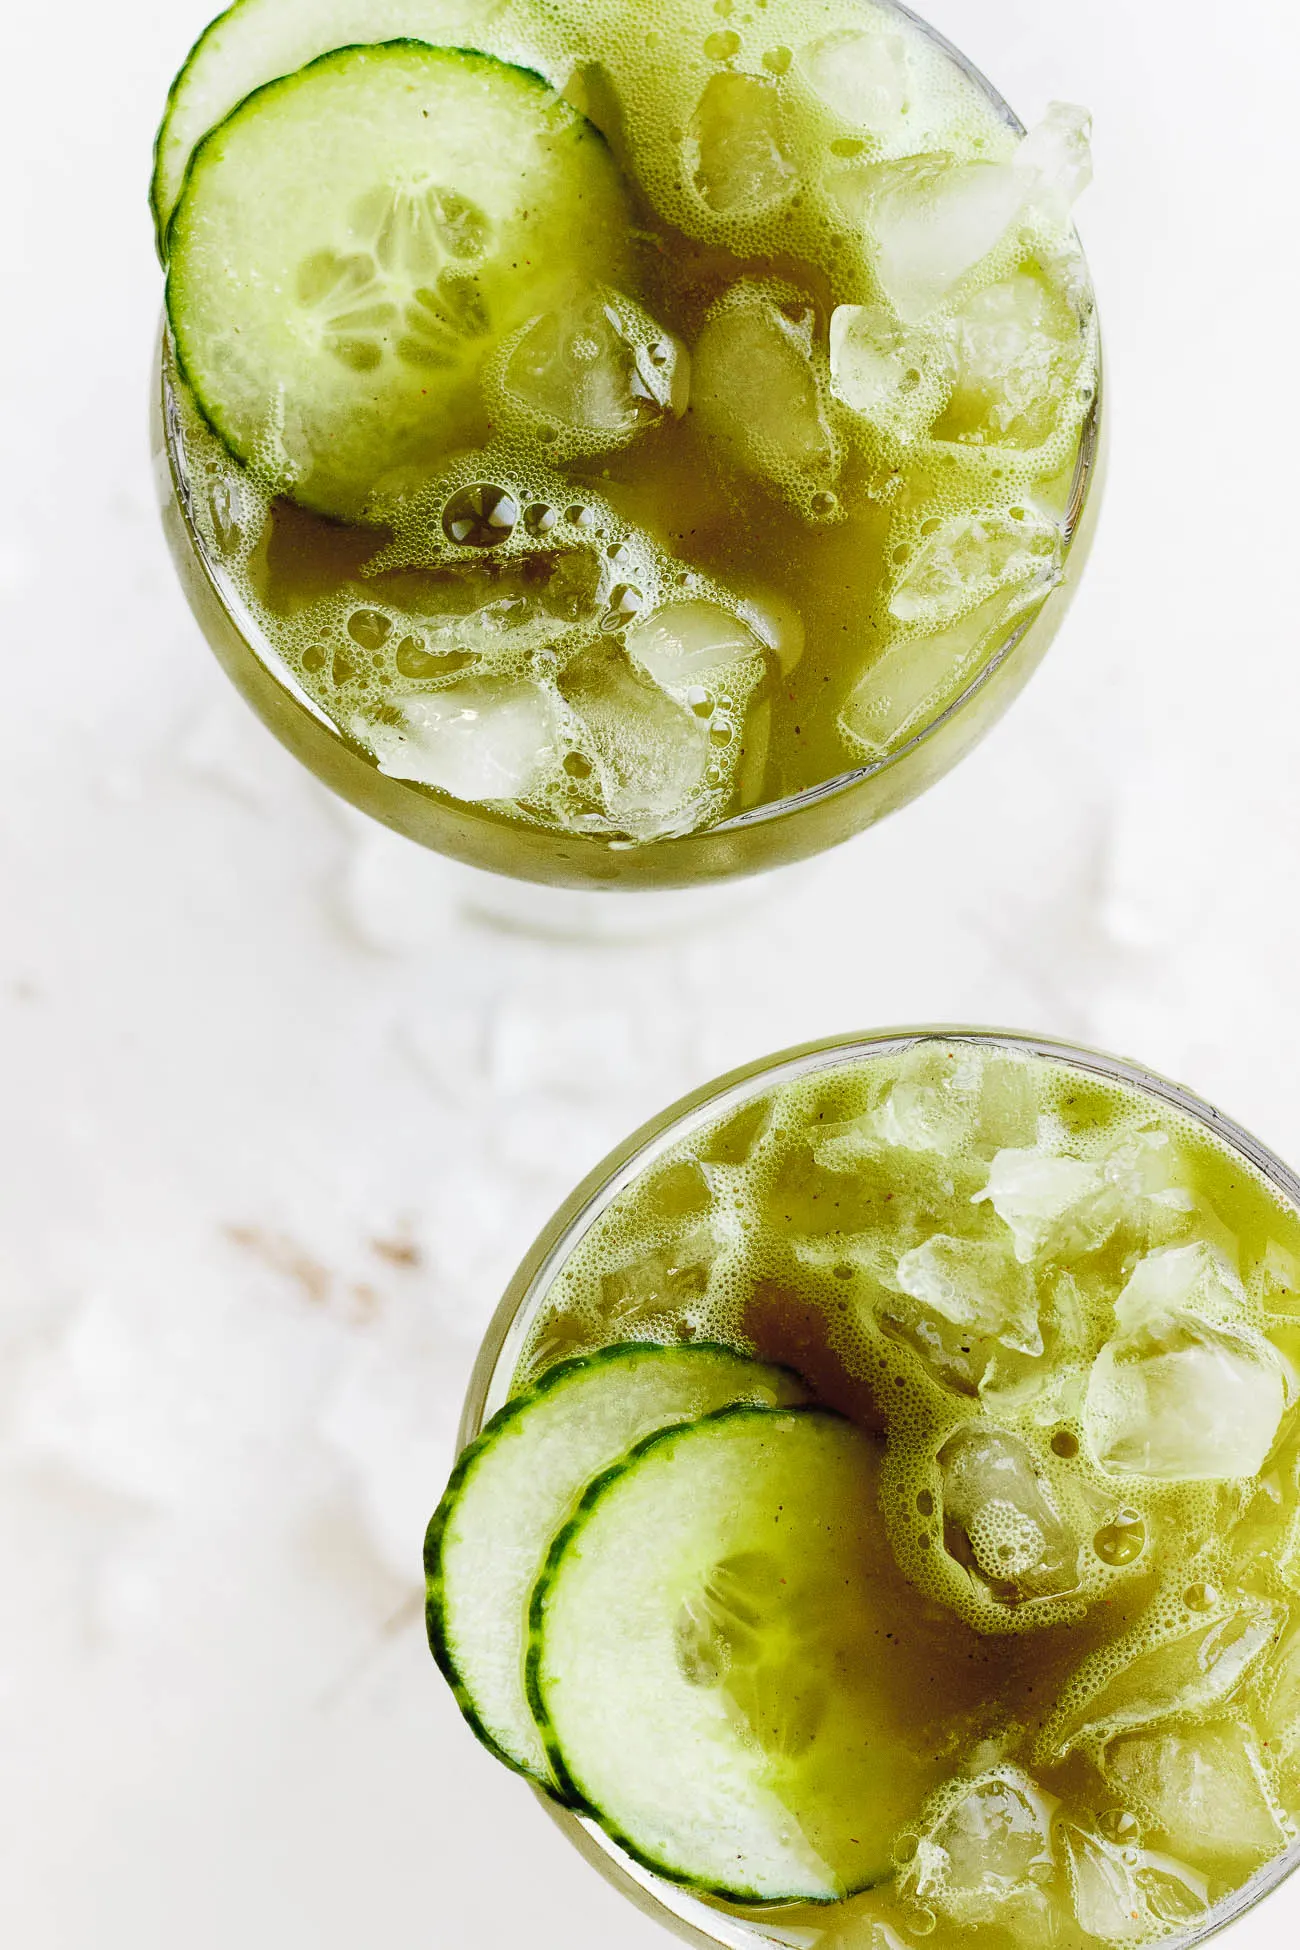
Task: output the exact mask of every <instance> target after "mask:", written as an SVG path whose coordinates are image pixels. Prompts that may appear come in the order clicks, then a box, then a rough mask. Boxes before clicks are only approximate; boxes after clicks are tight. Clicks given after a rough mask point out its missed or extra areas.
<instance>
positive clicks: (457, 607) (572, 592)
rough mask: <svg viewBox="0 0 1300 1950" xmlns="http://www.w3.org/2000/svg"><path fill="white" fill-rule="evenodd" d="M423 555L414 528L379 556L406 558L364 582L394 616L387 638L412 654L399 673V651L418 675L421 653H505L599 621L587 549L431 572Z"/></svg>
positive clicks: (538, 552) (422, 529)
mask: <svg viewBox="0 0 1300 1950" xmlns="http://www.w3.org/2000/svg"><path fill="white" fill-rule="evenodd" d="M442 498H443V497H441V496H439V497H438V498H437V500H436V501H435V503H434V504H433V506H434V510H435V512H436V510H437V508H438V506H439V505H440V502H441V499H442ZM428 553H429V542H428V534H427V527H426V526H417V527H414V528H413V529H412V531H411V532H410V534H409V536H408V537H407V538H405V539H404V540H402V541H400V542H398V543H395V544H394V545H393V547H392V549H391V550H389V551H386V552H385V556H384V558H381V559H382V560H384V561H385V563H386V562H387V560H388V559H389V558H390V557H392V556H396V555H399V554H400V555H402V556H406V555H408V554H409V555H410V556H411V557H412V559H411V560H409V561H408V560H403V561H401V562H397V561H394V562H393V566H392V567H388V566H385V567H384V568H382V569H381V571H380V572H379V573H377V574H376V575H374V576H372V577H370V578H368V580H367V583H366V588H367V591H368V593H369V594H370V595H371V599H372V600H378V601H381V602H383V603H385V604H387V605H388V606H389V608H390V609H393V610H396V611H397V612H398V620H397V621H396V622H395V623H394V626H393V630H392V633H391V635H392V640H393V641H394V642H395V643H398V644H399V646H400V645H401V644H402V643H406V644H407V645H408V650H407V655H408V657H409V655H410V653H411V652H412V651H414V652H415V657H414V662H413V663H411V665H410V667H409V668H407V669H403V663H402V651H401V648H400V647H399V651H398V668H399V670H402V674H403V675H406V676H418V675H420V674H421V671H422V669H423V666H422V665H421V663H420V656H421V654H426V655H428V656H429V657H431V658H438V657H443V656H447V655H457V654H458V655H462V656H480V657H490V656H492V655H494V654H495V653H496V652H497V651H499V650H501V649H502V648H505V649H506V650H507V651H509V652H510V653H512V654H513V653H514V652H515V651H517V650H520V649H524V648H527V649H538V648H541V647H542V646H544V645H546V644H550V643H554V642H557V641H558V640H559V639H560V638H561V637H563V636H566V635H567V634H568V633H569V631H570V630H572V629H573V628H574V626H575V625H576V624H583V623H586V624H594V623H595V622H596V620H597V618H598V616H599V603H598V596H599V590H600V581H601V564H600V558H599V555H598V553H597V551H596V550H595V549H594V548H585V547H578V548H563V549H551V548H537V549H533V550H531V551H530V552H528V553H526V554H523V555H516V556H514V557H512V558H511V559H509V560H506V561H478V562H454V563H442V564H439V565H438V566H437V567H430V566H427V557H428ZM412 632H414V635H413V636H412V634H411V633H412ZM427 674H428V675H430V676H435V675H437V674H438V671H437V668H436V667H435V666H434V665H433V664H430V665H429V667H428V671H427Z"/></svg>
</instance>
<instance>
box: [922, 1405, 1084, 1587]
mask: <svg viewBox="0 0 1300 1950" xmlns="http://www.w3.org/2000/svg"><path fill="white" fill-rule="evenodd" d="M937 1460H938V1464H939V1473H940V1478H941V1483H942V1505H943V1535H944V1547H945V1549H946V1550H947V1551H948V1554H949V1556H950V1557H952V1558H953V1559H954V1560H955V1561H956V1562H957V1563H958V1564H960V1565H962V1566H963V1568H964V1569H965V1570H966V1571H968V1572H969V1573H970V1575H971V1577H972V1579H973V1580H974V1581H975V1582H976V1583H977V1584H978V1585H979V1586H980V1587H981V1588H982V1590H983V1591H984V1593H985V1595H986V1596H988V1597H990V1598H992V1599H995V1600H996V1601H997V1602H998V1603H999V1604H1003V1605H1009V1606H1014V1605H1021V1604H1025V1603H1027V1602H1031V1601H1032V1600H1034V1599H1037V1598H1058V1597H1062V1596H1064V1595H1065V1594H1066V1593H1067V1592H1071V1591H1075V1590H1077V1589H1078V1585H1079V1547H1078V1543H1077V1541H1076V1539H1075V1538H1074V1536H1073V1535H1072V1533H1071V1531H1070V1529H1069V1527H1068V1525H1067V1524H1066V1523H1065V1522H1064V1520H1063V1519H1062V1517H1061V1514H1060V1512H1059V1510H1058V1509H1057V1507H1056V1503H1055V1501H1054V1500H1053V1496H1052V1490H1051V1486H1050V1484H1049V1482H1048V1480H1047V1477H1046V1474H1045V1472H1044V1471H1043V1470H1042V1469H1041V1468H1040V1467H1039V1465H1038V1463H1037V1461H1036V1460H1035V1458H1034V1454H1033V1451H1032V1450H1031V1449H1030V1448H1029V1447H1028V1445H1027V1444H1026V1443H1025V1442H1023V1441H1022V1440H1021V1438H1020V1437H1019V1436H1018V1435H1013V1434H1012V1432H1011V1431H1010V1430H1009V1429H1000V1428H998V1427H997V1426H996V1425H995V1424H994V1423H991V1422H967V1423H964V1424H963V1425H962V1426H961V1427H960V1428H959V1429H958V1430H957V1431H956V1433H955V1434H953V1435H951V1436H949V1438H948V1440H947V1442H945V1444H944V1446H943V1448H942V1449H941V1450H940V1451H939V1454H938V1459H937Z"/></svg>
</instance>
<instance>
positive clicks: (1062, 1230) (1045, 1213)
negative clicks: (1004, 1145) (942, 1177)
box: [976, 1148, 1109, 1263]
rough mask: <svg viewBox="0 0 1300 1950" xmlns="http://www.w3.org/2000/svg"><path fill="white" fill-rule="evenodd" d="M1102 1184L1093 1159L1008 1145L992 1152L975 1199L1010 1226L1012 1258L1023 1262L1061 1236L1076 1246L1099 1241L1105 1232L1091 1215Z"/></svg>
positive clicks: (1033, 1256)
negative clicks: (1003, 1148)
mask: <svg viewBox="0 0 1300 1950" xmlns="http://www.w3.org/2000/svg"><path fill="white" fill-rule="evenodd" d="M1105 1189H1106V1179H1105V1173H1104V1172H1103V1170H1102V1167H1101V1166H1100V1164H1098V1163H1096V1162H1094V1161H1090V1160H1086V1159H1081V1158H1060V1157H1055V1156H1053V1155H1052V1154H1051V1153H1050V1152H1046V1151H1040V1150H1037V1149H1016V1148H1009V1149H1007V1150H1005V1151H999V1152H997V1153H996V1155H995V1156H994V1158H993V1162H992V1163H991V1165H990V1166H989V1175H988V1182H987V1184H986V1185H985V1187H984V1190H983V1191H982V1192H977V1193H976V1200H977V1202H978V1201H980V1200H985V1199H986V1200H987V1201H988V1202H989V1204H991V1205H992V1207H993V1210H994V1211H995V1212H996V1213H997V1215H998V1217H999V1218H1000V1219H1001V1220H1002V1222H1003V1224H1004V1225H1007V1226H1009V1227H1010V1228H1011V1233H1012V1237H1013V1238H1014V1240H1015V1251H1016V1258H1017V1259H1020V1260H1023V1261H1025V1262H1026V1263H1028V1261H1030V1260H1032V1259H1036V1258H1037V1257H1038V1255H1039V1254H1040V1253H1042V1252H1044V1251H1045V1250H1046V1248H1047V1247H1048V1246H1049V1245H1057V1244H1059V1243H1060V1242H1061V1241H1062V1240H1064V1239H1067V1238H1068V1239H1069V1240H1070V1241H1071V1242H1074V1243H1077V1244H1078V1245H1080V1246H1086V1245H1088V1244H1092V1245H1098V1244H1100V1243H1101V1239H1102V1238H1104V1237H1105V1231H1104V1230H1099V1227H1098V1223H1097V1221H1096V1220H1095V1218H1094V1216H1093V1215H1094V1210H1095V1208H1096V1206H1097V1204H1098V1201H1099V1199H1100V1197H1101V1195H1102V1193H1103V1192H1104V1191H1105ZM1103 1223H1104V1222H1103ZM1105 1229H1106V1230H1109V1226H1108V1225H1106V1228H1105Z"/></svg>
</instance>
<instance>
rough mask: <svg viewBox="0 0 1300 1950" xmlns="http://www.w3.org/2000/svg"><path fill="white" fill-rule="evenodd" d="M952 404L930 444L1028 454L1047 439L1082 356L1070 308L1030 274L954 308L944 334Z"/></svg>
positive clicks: (1023, 273)
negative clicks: (945, 442)
mask: <svg viewBox="0 0 1300 1950" xmlns="http://www.w3.org/2000/svg"><path fill="white" fill-rule="evenodd" d="M949 347H950V358H951V373H952V384H951V389H950V390H951V398H950V399H949V401H948V404H947V406H946V408H945V410H944V412H943V413H942V415H941V416H940V418H939V420H938V421H937V423H936V424H935V427H934V437H935V439H936V440H953V441H960V442H965V443H967V444H969V445H972V446H1005V447H1016V448H1022V449H1023V448H1031V447H1039V446H1041V445H1042V444H1043V443H1044V442H1045V441H1046V440H1047V439H1048V438H1049V437H1050V436H1051V434H1052V432H1053V431H1054V429H1055V427H1056V425H1057V422H1058V419H1059V418H1060V417H1061V413H1062V409H1063V406H1064V404H1065V398H1066V390H1067V387H1068V386H1069V384H1070V382H1071V380H1072V378H1073V376H1074V374H1075V372H1076V371H1077V369H1078V366H1079V361H1080V359H1081V357H1082V355H1083V329H1082V326H1081V324H1080V321H1079V319H1078V317H1077V315H1076V314H1075V312H1074V311H1073V309H1072V307H1071V306H1070V305H1069V303H1068V302H1067V301H1066V300H1065V299H1064V298H1063V297H1062V296H1061V295H1060V294H1059V293H1058V292H1055V291H1053V290H1052V289H1051V288H1050V287H1049V286H1048V285H1047V283H1046V282H1045V280H1044V278H1043V277H1042V275H1041V274H1040V273H1039V272H1037V271H1036V270H1035V271H1028V270H1025V271H1017V272H1015V273H1014V275H1013V276H1011V277H1009V278H1003V279H1002V280H1001V281H1000V282H999V283H997V284H992V285H987V286H986V287H985V288H984V289H983V290H982V291H977V292H975V293H974V294H973V295H972V296H971V297H969V298H967V299H966V301H965V302H964V303H963V304H961V305H960V306H959V307H958V308H957V310H956V312H955V313H954V315H953V318H952V320H951V323H950V326H949Z"/></svg>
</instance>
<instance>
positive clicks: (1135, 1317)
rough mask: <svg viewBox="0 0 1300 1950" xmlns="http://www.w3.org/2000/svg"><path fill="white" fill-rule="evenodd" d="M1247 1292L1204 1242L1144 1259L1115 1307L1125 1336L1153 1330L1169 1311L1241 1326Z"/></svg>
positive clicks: (1170, 1247) (1236, 1276) (1155, 1253)
mask: <svg viewBox="0 0 1300 1950" xmlns="http://www.w3.org/2000/svg"><path fill="white" fill-rule="evenodd" d="M1245 1303H1246V1291H1245V1288H1244V1287H1243V1286H1242V1283H1241V1280H1240V1278H1239V1277H1238V1275H1237V1273H1236V1272H1235V1271H1234V1270H1233V1268H1232V1267H1230V1266H1228V1265H1226V1264H1225V1262H1224V1260H1223V1258H1222V1257H1221V1255H1220V1254H1219V1253H1217V1252H1216V1251H1215V1249H1214V1247H1213V1246H1211V1245H1210V1244H1209V1243H1208V1242H1207V1241H1205V1240H1196V1241H1194V1242H1193V1244H1191V1245H1190V1246H1167V1247H1165V1248H1163V1249H1162V1250H1160V1251H1158V1252H1154V1253H1147V1254H1146V1255H1145V1256H1144V1257H1143V1258H1142V1259H1140V1260H1139V1261H1138V1263H1137V1265H1136V1266H1135V1267H1134V1268H1133V1271H1132V1273H1131V1274H1130V1275H1129V1278H1128V1281H1127V1284H1126V1285H1125V1287H1124V1289H1123V1291H1122V1292H1121V1294H1120V1296H1119V1298H1118V1300H1116V1302H1115V1319H1116V1322H1117V1323H1118V1325H1119V1327H1120V1329H1121V1331H1122V1332H1123V1333H1125V1334H1133V1333H1136V1332H1137V1331H1138V1330H1139V1329H1140V1328H1143V1327H1146V1326H1149V1325H1150V1324H1151V1323H1152V1322H1153V1321H1155V1320H1157V1319H1158V1318H1159V1317H1160V1316H1161V1315H1162V1314H1166V1313H1168V1312H1169V1311H1170V1309H1171V1308H1173V1309H1177V1310H1178V1311H1179V1312H1181V1313H1186V1314H1195V1315H1196V1316H1197V1318H1198V1319H1200V1320H1207V1321H1232V1320H1239V1319H1240V1318H1241V1315H1242V1312H1243V1310H1244V1308H1245Z"/></svg>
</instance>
